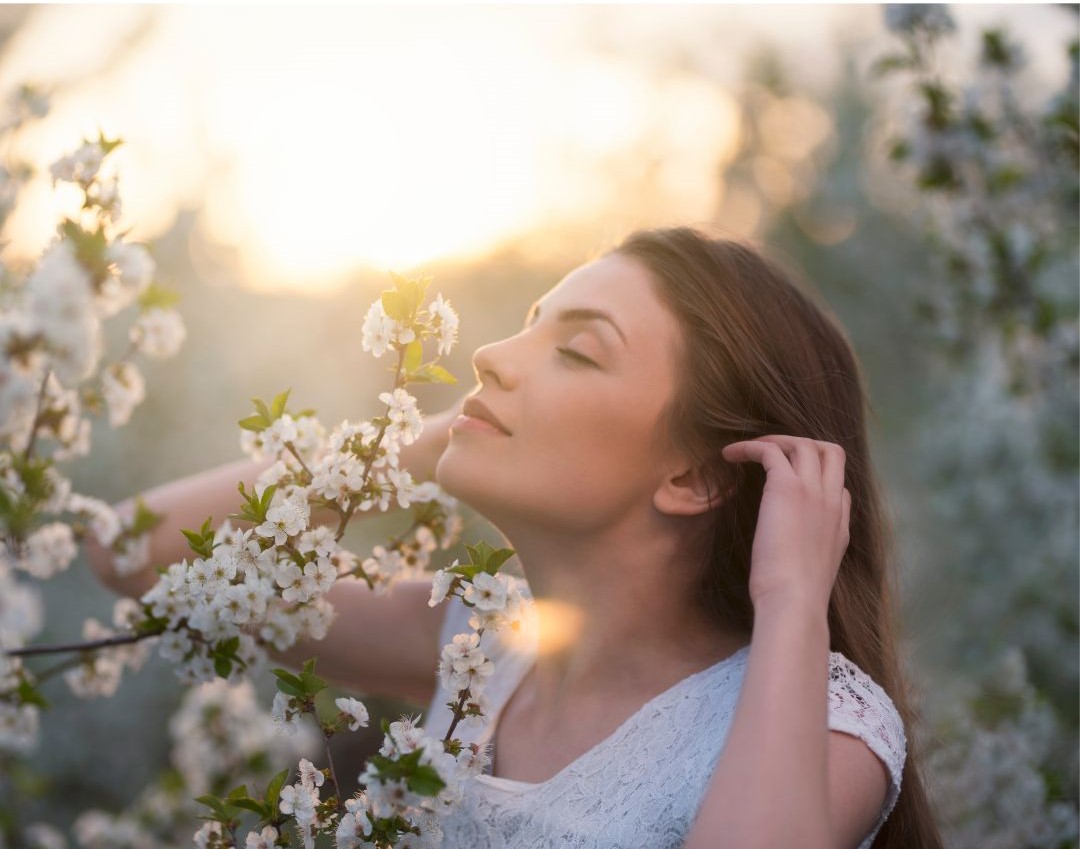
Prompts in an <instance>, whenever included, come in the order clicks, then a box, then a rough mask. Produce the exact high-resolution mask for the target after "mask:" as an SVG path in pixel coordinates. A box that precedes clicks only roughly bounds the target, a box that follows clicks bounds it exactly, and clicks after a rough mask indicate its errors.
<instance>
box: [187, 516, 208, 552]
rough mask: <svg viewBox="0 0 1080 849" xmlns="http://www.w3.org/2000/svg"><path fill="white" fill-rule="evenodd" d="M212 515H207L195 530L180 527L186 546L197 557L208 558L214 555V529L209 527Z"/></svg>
mask: <svg viewBox="0 0 1080 849" xmlns="http://www.w3.org/2000/svg"><path fill="white" fill-rule="evenodd" d="M211 522H213V517H212V516H207V518H206V521H205V522H203V523H202V527H201V528H199V530H197V531H189V530H186V529H183V528H181V530H180V533H182V534H183V535H184V536H185V537H187V541H188V548H190V549H191V550H192V551H194V552H195V553H196V554H197V555H199V557H202V558H206V559H209V558H211V557H213V556H214V529H213V527H211Z"/></svg>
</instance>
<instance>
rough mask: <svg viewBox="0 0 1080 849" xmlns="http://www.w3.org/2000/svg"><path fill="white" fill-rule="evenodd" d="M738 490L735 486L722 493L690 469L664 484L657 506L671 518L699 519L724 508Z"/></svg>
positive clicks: (660, 489)
mask: <svg viewBox="0 0 1080 849" xmlns="http://www.w3.org/2000/svg"><path fill="white" fill-rule="evenodd" d="M734 489H735V487H734V485H732V486H729V487H728V488H727V489H726V490H724V491H723V492H720V491H719V488H718V487H717V486H716V484H715V482H709V481H707V480H706V478H705V475H703V474H702V473H701V471H700V470H699V469H696V468H694V469H689V470H688V471H685V472H683V473H682V474H678V475H674V476H673V477H669V478H666V479H665V480H664V482H663V483H662V484H660V487H659V489H657V490H656V492H655V493H654V494H653V506H654V507H656V509H657V510H659V511H660V512H661V513H664V514H665V515H668V516H697V515H700V514H701V513H705V512H708V511H709V510H711V509H712V508H714V507H718V506H720V504H721V503H723V502H724V501H725V500H726V499H727V498H729V497H730V496H731V493H732V492H733V491H734Z"/></svg>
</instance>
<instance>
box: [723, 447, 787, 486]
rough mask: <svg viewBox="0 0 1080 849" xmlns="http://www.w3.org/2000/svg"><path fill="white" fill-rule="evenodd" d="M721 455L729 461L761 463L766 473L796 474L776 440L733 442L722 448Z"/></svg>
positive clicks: (782, 475) (776, 474) (778, 474)
mask: <svg viewBox="0 0 1080 849" xmlns="http://www.w3.org/2000/svg"><path fill="white" fill-rule="evenodd" d="M720 455H721V456H722V457H723V458H724V459H725V460H727V461H728V462H729V463H747V462H755V463H761V465H762V466H764V467H765V474H766V475H775V476H780V477H784V476H792V477H793V476H794V475H795V471H794V470H793V469H792V468H791V463H790V462H789V461H788V458H787V456H786V455H785V454H784V452H783V450H782V449H781V448H780V446H779V445H777V444H776V443H775V442H769V441H765V440H763V439H750V440H746V441H744V442H732V443H731V444H730V445H725V446H724V447H723V448H722V449H721V450H720Z"/></svg>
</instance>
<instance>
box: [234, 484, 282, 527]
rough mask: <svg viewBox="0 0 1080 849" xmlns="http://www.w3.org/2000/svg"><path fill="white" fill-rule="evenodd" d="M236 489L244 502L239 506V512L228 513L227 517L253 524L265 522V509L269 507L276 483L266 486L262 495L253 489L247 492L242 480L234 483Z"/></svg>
mask: <svg viewBox="0 0 1080 849" xmlns="http://www.w3.org/2000/svg"><path fill="white" fill-rule="evenodd" d="M236 489H237V491H238V492H239V493H240V495H241V497H242V498H243V499H244V503H243V505H242V506H241V508H240V512H239V513H230V514H229V518H230V519H240V520H242V521H244V522H251V523H252V524H253V525H261V524H262V523H263V522H265V521H266V511H267V510H269V509H270V502H271V501H273V499H274V493H275V492H276V491H277V485H276V484H271V485H270V486H268V487H266V489H264V490H263V491H262V495H259V494H258V493H257V492H256V490H254V489H252V491H251V492H250V493H249V492H248V491H247V490H246V489H245V487H244V482H243V481H240V483H238V484H237V485H236Z"/></svg>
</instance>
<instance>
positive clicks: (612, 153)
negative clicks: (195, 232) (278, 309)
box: [0, 5, 880, 290]
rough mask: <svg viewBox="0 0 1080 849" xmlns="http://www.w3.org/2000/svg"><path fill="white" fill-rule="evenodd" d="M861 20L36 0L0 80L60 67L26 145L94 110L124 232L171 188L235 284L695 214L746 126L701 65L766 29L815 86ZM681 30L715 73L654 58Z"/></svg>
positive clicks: (41, 153) (43, 211)
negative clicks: (110, 150)
mask: <svg viewBox="0 0 1080 849" xmlns="http://www.w3.org/2000/svg"><path fill="white" fill-rule="evenodd" d="M878 16H879V11H878V10H877V9H876V8H875V7H869V8H868V7H861V8H859V7H822V6H806V7H784V6H771V7H770V6H767V7H708V6H684V7H678V6H658V7H647V6H607V7H604V6H592V7H590V6H548V7H539V8H538V7H522V6H502V7H497V6H458V7H454V6H437V7H424V6H415V5H404V6H371V5H367V6H330V7H297V6H292V7H289V6H273V7H252V6H228V7H210V6H190V7H185V6H177V5H171V6H157V7H152V6H151V7H148V6H42V7H36V8H35V9H34V11H33V12H32V14H31V16H30V18H29V20H28V22H27V24H26V25H25V26H24V27H23V28H22V29H21V30H20V31H19V32H18V33H17V34H16V36H15V38H14V40H13V41H12V43H11V44H10V45H9V46H8V50H7V52H6V54H5V56H4V57H3V61H2V63H0V90H4V91H6V90H10V89H11V88H13V87H14V86H15V85H16V84H18V83H20V82H22V81H24V80H40V81H42V82H57V83H61V84H62V85H63V87H62V88H61V90H60V93H59V95H58V96H57V98H56V99H55V101H54V111H53V114H52V116H51V117H50V119H49V120H48V121H46V122H43V123H42V124H41V125H40V127H37V128H34V129H33V130H32V131H28V132H27V134H26V137H25V138H24V139H23V141H22V144H21V146H20V151H21V152H22V153H23V155H25V156H28V157H30V158H32V159H34V160H35V161H36V162H37V163H38V165H39V166H40V167H42V168H46V167H47V165H48V164H49V163H50V162H51V161H53V160H55V159H56V158H58V157H59V156H60V155H62V154H63V153H65V152H67V151H69V150H71V149H73V148H74V147H75V146H77V144H78V142H79V140H80V139H81V137H82V136H83V135H96V130H97V128H98V127H99V126H100V127H102V128H103V129H105V131H106V133H107V134H110V135H119V136H121V137H123V138H124V139H125V141H126V145H125V146H124V147H123V148H121V149H120V151H118V155H117V163H118V166H119V167H120V171H121V193H122V197H123V199H124V204H125V207H124V211H125V218H126V219H127V221H129V222H130V223H131V224H133V225H134V226H135V230H134V232H133V234H132V236H133V237H135V238H146V239H149V238H153V237H154V236H155V235H158V234H159V233H161V232H163V231H164V230H165V229H167V228H168V227H169V226H170V224H171V223H172V221H173V219H174V217H175V214H176V211H177V209H178V207H180V206H182V205H185V204H186V205H194V206H204V215H203V218H202V219H201V227H202V229H203V232H204V233H205V234H206V235H207V236H208V238H209V239H210V240H211V241H212V242H215V243H220V244H224V245H233V246H235V247H236V248H237V257H238V264H239V267H238V269H237V271H238V274H239V275H240V277H241V280H240V282H242V283H244V284H245V285H251V286H256V287H260V288H275V287H288V288H302V289H306V290H312V289H319V288H321V289H324V290H329V289H332V288H333V287H334V286H335V285H338V284H339V283H341V282H343V281H344V280H345V279H346V278H347V277H348V276H349V273H350V270H351V269H355V268H356V267H357V266H358V265H370V266H375V267H379V268H393V269H395V270H402V271H403V270H405V269H409V268H413V267H416V266H419V265H421V264H422V263H424V262H429V261H431V260H433V259H436V258H446V257H467V256H469V255H473V254H479V253H482V252H484V251H486V250H487V249H489V248H490V247H492V245H494V244H495V243H497V242H498V241H499V240H500V239H502V238H506V237H509V236H513V235H514V234H518V233H522V232H527V231H529V230H530V229H534V228H537V227H539V226H542V225H545V224H546V225H548V226H550V225H551V223H552V222H559V223H562V222H565V223H566V225H567V226H571V225H572V223H573V222H581V221H587V220H589V219H590V217H592V218H595V217H598V216H607V217H608V218H613V220H612V222H611V224H612V226H615V227H617V226H620V225H621V224H623V223H625V224H627V225H630V224H633V225H634V226H637V225H640V224H644V223H660V222H661V221H663V220H665V219H672V218H678V219H682V220H696V219H704V218H707V217H708V216H709V215H710V214H711V213H712V212H713V211H714V209H715V202H716V183H717V181H716V179H715V177H716V173H717V170H716V169H717V165H718V164H722V163H723V162H724V161H725V159H726V158H727V157H729V156H730V155H731V154H732V153H733V152H734V150H735V147H736V145H737V142H738V138H739V131H740V127H739V121H738V113H737V104H736V103H735V101H734V99H733V97H732V95H731V94H729V93H728V91H727V90H726V89H725V88H724V87H723V85H722V84H718V82H717V81H720V82H721V83H727V84H733V83H736V82H738V80H739V74H740V71H741V67H742V60H743V57H744V56H745V55H746V53H747V51H748V50H750V49H752V48H753V47H754V46H755V45H756V43H757V41H758V39H759V38H762V37H767V38H769V39H770V40H772V41H773V42H774V43H776V44H778V45H779V46H780V47H781V49H782V50H783V51H784V53H785V56H789V57H794V59H795V61H796V62H797V66H798V67H799V68H800V69H801V68H804V67H805V76H804V77H803V79H802V80H801V81H802V82H805V83H807V84H809V85H814V84H821V83H823V82H824V80H825V79H826V78H827V77H828V75H829V74H831V73H832V70H833V68H832V64H831V62H832V58H831V57H833V55H834V54H835V53H836V51H835V49H830V45H832V44H833V43H834V38H833V35H832V33H833V32H834V31H836V30H837V29H838V28H839V25H842V27H843V29H844V30H845V31H846V32H847V34H848V36H849V37H859V36H860V35H865V34H868V33H874V32H876V31H878V30H880V23H879V20H878ZM140 30H141V34H140ZM127 38H131V39H133V42H132V43H133V46H131V47H129V48H126V47H125V46H124V44H125V40H126V39H127ZM695 39H697V41H698V43H707V44H708V45H709V46H710V50H709V53H708V55H709V56H710V57H711V58H710V60H709V65H710V67H709V71H710V76H711V79H710V78H707V77H704V76H701V75H700V74H693V73H689V72H686V73H673V74H669V75H666V76H664V77H662V78H658V77H657V76H656V75H655V74H653V73H652V72H651V71H650V66H649V61H648V60H649V57H650V56H664V55H668V56H670V54H671V48H672V46H673V45H675V44H677V43H679V42H684V43H685V42H689V43H694V40H695ZM702 39H706V40H707V41H705V42H703V41H702ZM709 39H711V41H708V40H709ZM605 44H606V45H610V46H612V47H615V48H620V49H619V50H618V54H619V55H615V51H613V50H604V49H603V46H604V45H605ZM630 45H635V46H636V47H635V49H634V50H633V51H630V52H628V51H627V50H626V47H627V46H630ZM665 51H667V53H666V54H665ZM638 56H640V58H628V57H638ZM643 151H647V155H643ZM650 157H652V158H654V159H655V167H656V168H658V169H659V170H658V182H657V185H658V186H659V190H658V192H657V193H655V194H653V195H650V196H649V197H647V198H646V197H639V196H634V195H633V193H628V191H627V185H628V181H627V174H628V173H631V174H632V173H633V172H634V171H635V170H638V171H640V170H642V169H644V168H646V167H647V165H648V160H649V158H650ZM630 184H632V180H631V181H630ZM66 201H67V202H68V203H70V201H71V197H70V196H69V197H68V198H67V199H66ZM63 202H64V200H63V199H61V203H63ZM641 207H647V208H646V209H645V210H644V211H643V210H642V209H641ZM57 209H58V207H57V206H56V201H54V200H53V198H52V194H51V192H50V191H49V189H48V185H47V182H46V181H42V182H40V183H39V184H37V185H36V186H35V188H34V190H33V191H31V192H30V193H29V194H28V196H27V197H26V198H25V200H24V202H23V203H22V205H21V207H20V210H19V213H18V214H17V216H16V217H15V218H14V219H13V220H12V221H11V222H10V223H9V226H8V231H7V235H8V237H9V238H11V239H12V245H11V247H10V250H11V251H13V252H14V253H15V254H16V255H17V254H20V253H23V254H28V255H32V254H33V253H34V252H35V251H36V250H37V249H38V248H39V247H40V245H41V244H42V243H43V242H44V241H46V240H47V239H48V238H49V236H50V235H51V233H52V229H53V227H54V226H55V222H56V219H57ZM623 210H625V216H626V218H625V221H624V219H621V218H620V217H619V215H620V213H621V212H622V211H623Z"/></svg>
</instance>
